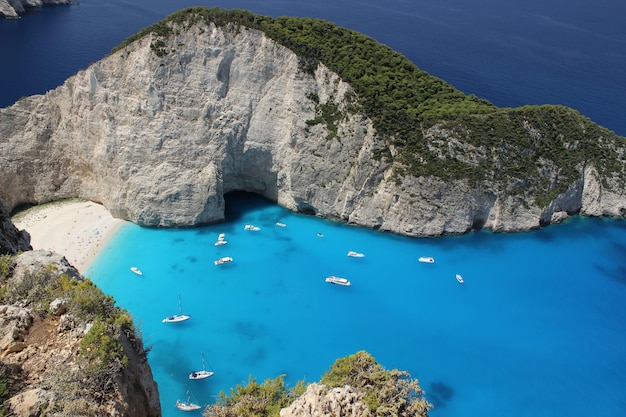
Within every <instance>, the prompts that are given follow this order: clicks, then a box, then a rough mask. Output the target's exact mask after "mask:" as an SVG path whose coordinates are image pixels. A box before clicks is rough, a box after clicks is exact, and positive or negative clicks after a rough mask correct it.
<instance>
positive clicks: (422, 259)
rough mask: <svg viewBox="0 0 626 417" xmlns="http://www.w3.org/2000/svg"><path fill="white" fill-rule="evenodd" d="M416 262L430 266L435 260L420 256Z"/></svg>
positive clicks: (430, 257)
mask: <svg viewBox="0 0 626 417" xmlns="http://www.w3.org/2000/svg"><path fill="white" fill-rule="evenodd" d="M418 261H420V262H425V263H428V264H432V263H434V262H435V258H433V257H432V256H420V257H419V259H418Z"/></svg>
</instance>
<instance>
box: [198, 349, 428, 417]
mask: <svg viewBox="0 0 626 417" xmlns="http://www.w3.org/2000/svg"><path fill="white" fill-rule="evenodd" d="M321 383H322V384H324V385H326V386H328V387H329V388H334V387H342V386H344V385H350V386H352V387H354V388H356V389H358V390H360V391H361V392H363V393H364V397H363V401H364V403H365V404H367V406H368V407H369V409H370V411H371V415H372V416H381V417H382V416H398V417H425V416H427V415H428V410H430V409H431V408H432V405H431V404H430V403H428V402H427V401H426V399H425V398H424V397H423V394H424V393H423V391H422V389H421V388H420V386H419V383H418V381H417V380H416V379H413V378H411V376H410V375H409V374H408V373H407V372H404V371H399V370H397V369H393V370H391V371H388V370H385V369H384V368H383V367H382V366H381V365H380V364H378V363H377V362H376V360H375V359H374V358H373V357H372V356H371V355H370V354H369V353H367V352H366V351H359V352H357V353H355V354H354V355H350V356H347V357H345V358H341V359H338V360H337V361H335V363H334V364H333V365H332V366H331V368H330V370H329V371H328V372H326V373H325V374H324V376H323V377H322V380H321ZM305 390H306V384H305V382H304V381H298V382H297V383H296V385H295V387H293V388H287V387H285V382H284V379H283V376H279V377H277V378H276V379H267V380H265V381H264V382H263V383H262V384H259V383H258V382H257V381H256V380H255V379H254V378H253V377H250V378H249V379H248V384H247V385H237V387H235V388H232V389H231V390H230V395H226V394H225V393H224V392H221V393H220V400H219V401H218V403H217V404H213V405H210V406H209V407H207V408H206V409H205V410H204V412H203V415H204V416H205V417H209V416H211V417H276V416H279V415H280V410H281V408H284V407H287V406H288V405H290V404H291V403H292V402H293V401H294V400H295V399H296V398H297V397H298V396H300V395H302V394H303V393H304V392H305Z"/></svg>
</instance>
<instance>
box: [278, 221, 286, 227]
mask: <svg viewBox="0 0 626 417" xmlns="http://www.w3.org/2000/svg"><path fill="white" fill-rule="evenodd" d="M276 226H278V227H285V226H287V225H286V224H285V223H281V222H276Z"/></svg>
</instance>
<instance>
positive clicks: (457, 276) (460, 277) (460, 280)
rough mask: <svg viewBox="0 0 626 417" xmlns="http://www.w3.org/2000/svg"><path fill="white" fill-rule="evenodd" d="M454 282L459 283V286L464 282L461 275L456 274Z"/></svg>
mask: <svg viewBox="0 0 626 417" xmlns="http://www.w3.org/2000/svg"><path fill="white" fill-rule="evenodd" d="M456 280H457V281H459V284H463V283H464V282H465V281H464V280H463V277H462V276H461V274H456Z"/></svg>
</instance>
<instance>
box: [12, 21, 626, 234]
mask: <svg viewBox="0 0 626 417" xmlns="http://www.w3.org/2000/svg"><path fill="white" fill-rule="evenodd" d="M174 32H175V34H173V35H171V36H169V37H168V38H167V39H165V40H164V42H163V43H160V42H161V41H163V39H161V38H158V37H157V36H156V35H148V36H145V37H143V38H142V39H139V40H137V41H135V42H133V43H131V44H130V45H128V46H126V47H125V48H123V49H121V50H119V51H117V52H115V53H114V54H112V55H110V56H108V57H106V58H104V59H102V60H101V61H99V62H96V63H94V64H93V65H91V66H90V67H89V68H87V69H86V70H83V71H80V72H79V73H77V74H76V75H75V76H73V77H71V78H69V79H68V80H67V81H66V82H65V83H64V84H63V85H62V86H60V87H58V88H57V89H55V90H52V91H49V92H48V93H47V94H45V95H42V96H31V97H27V98H24V99H22V100H20V101H18V102H17V103H16V104H15V105H13V106H11V107H8V108H5V109H0V172H2V174H3V175H2V176H1V177H0V190H1V191H0V202H2V203H4V204H5V205H6V206H7V207H8V208H9V209H13V208H14V207H16V206H18V205H20V204H25V203H29V204H33V203H43V202H47V201H51V200H57V199H63V198H69V197H81V198H85V199H89V200H93V201H96V202H99V203H102V204H103V205H104V206H105V207H107V209H109V210H110V211H111V213H112V214H113V215H114V216H116V217H120V218H123V219H127V220H131V221H133V222H136V223H139V224H142V225H147V226H190V225H195V224H202V223H211V222H217V221H220V220H222V219H223V218H224V194H225V193H228V192H230V191H235V190H245V191H251V192H255V193H258V194H261V195H263V196H265V197H267V198H269V199H271V200H273V201H276V202H278V204H280V205H282V206H284V207H286V208H288V209H291V210H295V211H300V212H306V213H310V214H315V215H318V216H320V217H326V218H330V219H337V220H341V221H346V222H350V223H354V224H359V225H363V226H367V227H371V228H375V229H380V230H386V231H392V232H395V233H400V234H405V235H411V236H437V235H443V234H457V233H464V232H467V231H469V230H472V229H480V228H487V229H491V230H495V231H517V230H529V229H532V228H537V227H539V226H540V225H542V224H547V223H550V221H551V219H552V218H553V217H552V214H553V213H554V212H566V213H569V214H573V213H578V212H581V213H584V214H590V215H616V216H624V213H626V194H625V192H624V190H623V188H620V187H614V188H612V190H613V191H611V190H609V189H607V188H606V187H605V186H603V184H602V181H600V180H598V179H595V177H596V175H595V174H594V170H593V168H592V167H590V168H588V169H586V171H585V175H584V176H583V175H582V174H581V179H580V181H578V182H577V183H576V184H572V186H571V187H570V190H568V192H566V193H565V194H564V195H562V196H559V197H557V198H556V199H555V200H554V201H553V203H552V204H551V205H550V206H549V207H547V208H539V207H537V206H536V205H535V204H534V202H533V201H532V200H531V201H526V200H524V197H523V196H521V195H516V194H514V193H507V192H506V190H500V189H498V188H497V186H494V187H492V188H493V189H491V188H490V187H489V186H487V187H481V189H476V188H473V187H472V186H470V185H469V184H468V183H467V182H464V181H457V182H444V181H442V180H440V179H438V178H435V177H420V178H416V177H412V176H410V175H407V176H405V177H394V176H393V175H392V168H393V167H392V166H391V165H390V164H388V163H385V162H381V161H380V160H378V159H375V158H373V156H372V155H373V150H374V149H377V148H378V147H381V146H383V145H382V142H381V140H380V138H378V137H377V136H376V132H375V129H374V128H373V124H372V122H371V121H370V120H369V119H367V118H366V117H364V116H363V115H360V114H354V113H351V112H349V111H346V110H345V109H346V107H347V95H349V94H348V93H351V88H350V86H349V85H348V84H346V83H345V82H343V81H342V80H341V79H340V78H339V77H338V76H337V75H336V74H334V73H333V72H331V71H330V70H328V69H327V68H326V67H324V66H321V65H320V66H319V67H318V68H317V70H316V71H315V73H314V74H313V75H311V74H307V73H304V72H302V71H301V70H299V67H298V64H299V61H298V57H297V56H296V55H295V54H294V53H293V52H292V51H290V50H289V49H287V48H285V47H283V46H280V45H278V44H277V43H275V42H274V41H272V40H270V39H269V38H267V37H266V36H265V35H264V34H263V33H262V32H259V31H257V30H252V29H246V28H234V27H226V28H218V27H215V26H214V25H212V24H211V25H206V24H204V23H196V24H194V25H193V26H191V27H182V26H177V27H175V30H174ZM314 96H316V97H319V102H320V103H329V102H330V103H334V105H335V106H337V108H338V109H340V110H343V111H342V118H341V120H339V121H338V123H337V137H336V138H332V139H328V138H327V136H328V130H327V127H326V125H325V124H324V123H319V124H312V123H310V121H311V120H312V119H314V118H315V117H316V103H315V101H314V100H313V99H312V98H311V97H314ZM307 121H309V123H307ZM392 152H393V149H392ZM615 190H617V191H615Z"/></svg>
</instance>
